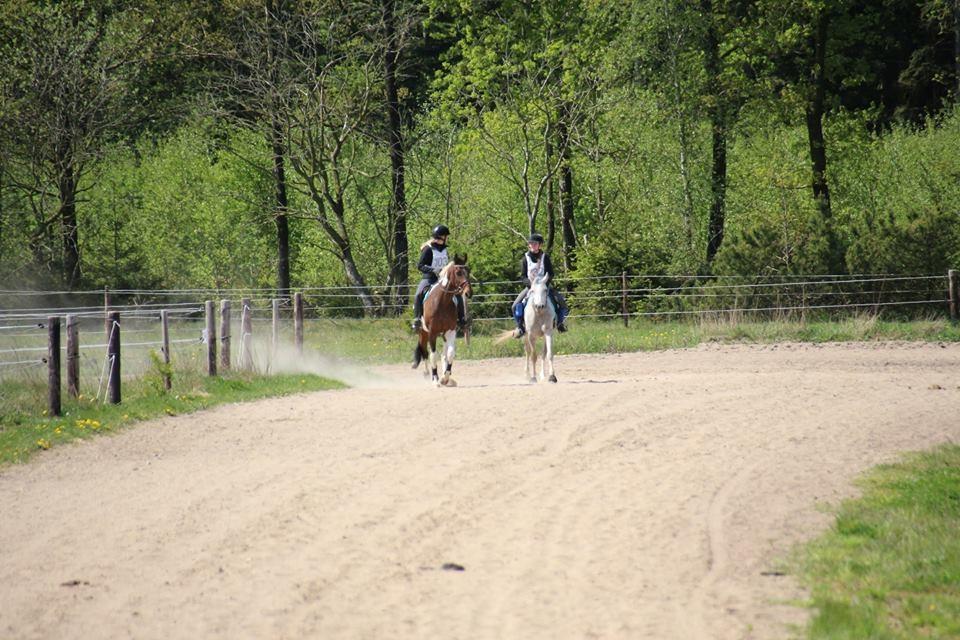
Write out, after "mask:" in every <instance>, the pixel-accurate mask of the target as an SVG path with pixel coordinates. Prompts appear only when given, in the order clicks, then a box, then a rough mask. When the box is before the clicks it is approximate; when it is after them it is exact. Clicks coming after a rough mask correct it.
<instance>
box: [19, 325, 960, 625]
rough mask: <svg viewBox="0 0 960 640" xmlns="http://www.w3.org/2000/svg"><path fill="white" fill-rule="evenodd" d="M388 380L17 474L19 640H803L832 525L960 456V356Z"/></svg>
mask: <svg viewBox="0 0 960 640" xmlns="http://www.w3.org/2000/svg"><path fill="white" fill-rule="evenodd" d="M376 373H377V375H378V379H371V380H370V381H368V382H367V383H366V384H364V385H363V387H362V388H353V389H350V390H345V391H336V392H323V393H314V394H308V395H301V396H296V397H290V398H285V399H275V400H267V401H261V402H257V403H255V404H244V405H232V406H226V407H221V408H219V409H215V410H211V411H207V412H204V413H199V414H195V415H189V416H181V417H177V418H168V419H164V420H159V421H155V422H151V423H146V424H143V425H140V426H138V427H136V428H133V429H130V430H127V431H124V432H123V433H120V434H117V435H115V436H111V437H102V438H98V439H95V440H92V441H87V442H83V443H79V444H77V445H73V446H67V447H61V448H58V449H54V450H51V451H49V452H45V453H43V454H42V455H40V456H39V457H38V458H37V459H35V460H34V461H32V462H31V463H29V464H26V465H22V466H16V467H7V468H5V469H2V470H0V638H127V637H129V638H164V639H168V638H325V639H327V638H351V639H352V638H377V639H380V638H490V639H494V638H522V639H528V638H664V639H674V638H682V639H686V638H689V639H694V640H697V639H706V638H723V639H735V638H783V637H789V635H790V630H789V625H796V624H802V623H803V622H804V620H805V616H806V613H805V611H804V610H803V609H802V608H798V607H796V606H793V605H792V604H790V602H791V601H794V600H796V599H798V598H802V597H803V592H802V591H801V590H800V589H799V587H798V585H797V583H796V582H795V580H794V579H793V578H792V577H791V576H789V575H787V576H783V575H778V573H780V571H781V570H782V568H783V564H782V560H783V558H784V556H785V554H786V553H787V552H788V551H789V549H790V548H791V545H793V544H794V543H796V542H798V541H802V540H804V539H807V538H809V537H811V536H814V535H816V533H818V532H819V531H821V530H822V529H823V527H825V526H827V525H828V523H829V521H830V516H829V514H828V513H827V512H826V510H825V509H824V508H823V507H824V506H827V505H832V504H835V503H836V502H837V501H838V500H840V499H841V498H843V497H845V496H848V495H852V494H853V493H854V488H853V487H852V485H851V480H852V479H853V478H854V477H855V476H856V475H857V474H858V473H860V472H861V471H863V470H864V469H866V468H868V467H870V466H872V465H875V464H877V463H880V462H884V461H890V460H892V459H895V457H896V454H897V452H900V451H903V450H912V449H923V448H926V447H930V446H932V445H934V444H937V443H941V442H946V441H958V440H960V412H958V409H960V345H936V344H905V345H904V344H885V345H830V346H821V347H816V346H811V345H777V346H767V347H758V346H725V347H710V346H707V347H700V348H697V349H690V350H681V351H667V352H658V353H641V354H628V355H611V356H576V357H567V358H558V359H557V374H558V376H559V377H560V383H559V384H557V385H536V386H534V385H528V384H525V383H523V376H522V362H521V360H520V359H519V358H518V359H516V360H512V361H479V362H459V363H458V364H457V367H456V373H457V376H456V377H457V378H458V379H459V382H460V384H461V386H460V387H459V388H456V389H442V390H438V389H433V388H431V387H429V386H427V385H426V384H425V383H424V382H423V380H422V379H421V378H419V374H414V373H412V372H411V371H410V370H409V369H408V368H406V367H401V366H395V367H385V368H380V369H378V370H377V371H376ZM445 563H455V564H458V565H461V566H463V567H464V568H465V570H464V571H451V570H444V569H442V566H443V565H444V564H445Z"/></svg>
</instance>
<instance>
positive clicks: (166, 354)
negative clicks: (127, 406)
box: [160, 309, 173, 391]
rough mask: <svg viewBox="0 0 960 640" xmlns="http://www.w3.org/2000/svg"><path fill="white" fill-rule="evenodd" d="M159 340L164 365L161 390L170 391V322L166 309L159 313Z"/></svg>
mask: <svg viewBox="0 0 960 640" xmlns="http://www.w3.org/2000/svg"><path fill="white" fill-rule="evenodd" d="M160 340H161V342H162V343H163V346H161V347H160V348H161V349H162V350H163V364H164V365H166V366H165V370H164V372H163V388H164V389H166V390H167V391H170V388H171V387H172V386H173V385H172V382H173V381H172V380H171V379H170V320H169V319H168V318H167V310H166V309H164V310H163V311H161V312H160Z"/></svg>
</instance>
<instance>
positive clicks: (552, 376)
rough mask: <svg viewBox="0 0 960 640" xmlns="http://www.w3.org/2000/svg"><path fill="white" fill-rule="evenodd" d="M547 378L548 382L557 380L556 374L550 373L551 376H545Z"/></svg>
mask: <svg viewBox="0 0 960 640" xmlns="http://www.w3.org/2000/svg"><path fill="white" fill-rule="evenodd" d="M547 379H548V380H549V381H550V382H556V381H557V376H554V375H551V376H550V377H549V378H547Z"/></svg>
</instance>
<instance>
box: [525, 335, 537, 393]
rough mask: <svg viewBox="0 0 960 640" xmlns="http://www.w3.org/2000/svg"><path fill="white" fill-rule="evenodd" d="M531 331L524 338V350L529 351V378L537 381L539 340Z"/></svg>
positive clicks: (531, 380)
mask: <svg viewBox="0 0 960 640" xmlns="http://www.w3.org/2000/svg"><path fill="white" fill-rule="evenodd" d="M530 334H531V332H530V331H527V335H526V337H525V338H524V345H523V346H524V350H525V351H526V352H527V379H528V380H530V382H536V381H537V340H536V338H534V337H533V336H532V335H530Z"/></svg>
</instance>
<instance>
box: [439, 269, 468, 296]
mask: <svg viewBox="0 0 960 640" xmlns="http://www.w3.org/2000/svg"><path fill="white" fill-rule="evenodd" d="M453 268H454V269H466V268H467V266H466V265H463V264H458V265H454V267H453ZM469 286H470V280H469V279H468V278H464V279H463V282H461V283H460V286H459V287H455V288H453V289H448V288H447V286H446V285H440V288H441V289H442V290H443V292H444V293H452V294H453V295H455V296H459V295H460V294H462V293H463V291H464V289H466V288H467V287H469Z"/></svg>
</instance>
